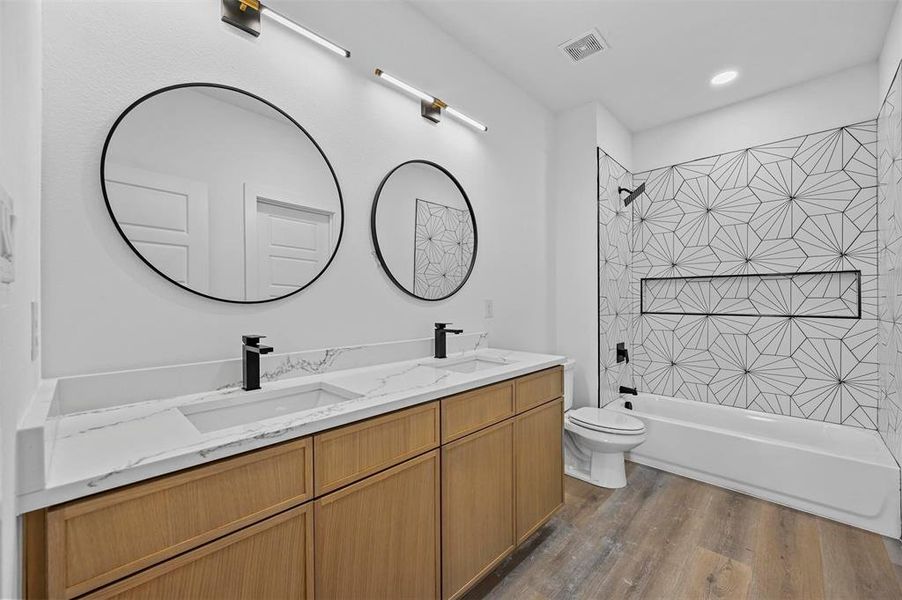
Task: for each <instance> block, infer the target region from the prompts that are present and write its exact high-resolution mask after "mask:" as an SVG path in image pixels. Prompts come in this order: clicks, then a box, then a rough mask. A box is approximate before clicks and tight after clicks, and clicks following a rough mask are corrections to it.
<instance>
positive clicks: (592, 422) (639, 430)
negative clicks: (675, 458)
mask: <svg viewBox="0 0 902 600" xmlns="http://www.w3.org/2000/svg"><path fill="white" fill-rule="evenodd" d="M567 417H568V418H569V419H570V422H571V423H573V424H574V425H577V426H579V427H585V428H586V429H591V430H592V431H600V432H602V433H610V434H616V435H640V434H643V433H645V423H643V422H642V421H641V420H640V419H637V418H636V417H631V416H629V415H625V414H623V413H621V412H618V411H614V410H608V409H606V408H593V407H591V406H584V407H582V408H577V409H575V410H571V411H568V412H567Z"/></svg>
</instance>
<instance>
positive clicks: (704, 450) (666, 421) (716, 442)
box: [608, 394, 902, 538]
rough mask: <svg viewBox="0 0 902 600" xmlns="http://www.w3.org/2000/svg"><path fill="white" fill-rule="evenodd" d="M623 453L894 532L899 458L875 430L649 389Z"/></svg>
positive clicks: (618, 406) (636, 401) (637, 403)
mask: <svg viewBox="0 0 902 600" xmlns="http://www.w3.org/2000/svg"><path fill="white" fill-rule="evenodd" d="M624 399H626V400H630V401H632V403H633V410H627V409H625V408H623V402H622V401H617V402H616V403H612V404H610V405H608V408H612V409H614V410H619V411H622V412H625V413H627V414H631V415H634V416H637V417H639V418H641V419H642V420H643V421H644V422H645V424H646V427H647V429H648V440H647V441H646V442H645V443H644V444H642V445H641V446H639V447H638V448H636V449H635V450H633V451H632V452H630V453H629V454H628V455H627V458H628V459H629V460H632V461H634V462H637V463H641V464H644V465H649V466H651V467H655V468H657V469H661V470H664V471H669V472H671V473H676V474H678V475H683V476H685V477H690V478H692V479H698V480H699V481H705V482H707V483H711V484H714V485H718V486H721V487H725V488H728V489H731V490H736V491H739V492H743V493H745V494H749V495H750V496H755V497H758V498H763V499H765V500H770V501H771V502H776V503H778V504H783V505H785V506H790V507H792V508H796V509H798V510H802V511H805V512H809V513H813V514H816V515H820V516H822V517H827V518H829V519H834V520H836V521H841V522H843V523H848V524H849V525H854V526H856V527H861V528H862V529H868V530H870V531H875V532H877V533H881V534H883V535H887V536H890V537H895V538H898V537H899V535H900V510H902V509H900V492H899V466H898V465H897V464H896V462H895V460H893V457H892V456H891V455H890V453H889V450H887V448H886V446H885V445H884V443H883V441H882V440H881V439H880V436H879V434H878V433H877V432H876V431H867V430H864V429H858V428H855V427H846V426H843V425H834V424H832V423H821V422H818V421H806V420H804V419H797V418H793V417H784V416H781V415H769V414H763V413H759V412H754V411H750V410H743V409H736V408H731V407H725V406H718V405H716V404H704V403H701V402H694V401H690V400H682V399H679V398H668V397H664V396H656V395H653V394H639V395H638V396H631V397H628V398H627V397H624Z"/></svg>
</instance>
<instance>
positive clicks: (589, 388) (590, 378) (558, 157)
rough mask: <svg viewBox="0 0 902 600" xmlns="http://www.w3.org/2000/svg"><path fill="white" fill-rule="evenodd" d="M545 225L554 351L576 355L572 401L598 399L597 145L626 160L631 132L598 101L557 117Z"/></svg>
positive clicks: (588, 402)
mask: <svg viewBox="0 0 902 600" xmlns="http://www.w3.org/2000/svg"><path fill="white" fill-rule="evenodd" d="M554 125H555V136H554V139H553V146H552V157H551V161H550V165H551V176H550V181H551V191H550V194H549V207H550V219H549V227H550V230H551V236H552V239H553V252H554V260H553V263H552V275H551V276H552V281H553V289H554V297H553V305H552V307H551V317H550V321H551V322H552V323H553V324H554V330H555V340H554V348H555V351H556V352H558V353H560V354H565V355H567V356H570V357H572V358H575V359H576V368H575V371H574V390H573V393H574V405H576V406H589V405H592V406H594V405H595V404H596V403H597V401H598V336H597V332H598V258H597V245H598V237H597V236H598V230H597V224H596V223H597V206H596V203H597V196H598V190H597V186H596V183H597V173H598V169H597V163H596V155H595V152H596V148H597V147H598V146H601V147H602V148H603V149H604V150H605V151H606V152H609V153H610V154H611V155H613V156H615V157H617V158H618V160H623V161H624V162H626V163H628V162H629V160H630V154H631V151H630V134H629V131H628V130H627V129H626V128H625V127H623V125H621V124H620V123H619V122H618V121H617V120H616V119H615V118H614V117H613V116H611V115H610V113H608V112H607V110H606V109H605V108H604V107H603V106H600V105H599V104H597V103H590V104H586V105H583V106H581V107H578V108H575V109H572V110H569V111H565V112H563V113H560V114H559V115H558V116H557V119H556V121H555V124H554Z"/></svg>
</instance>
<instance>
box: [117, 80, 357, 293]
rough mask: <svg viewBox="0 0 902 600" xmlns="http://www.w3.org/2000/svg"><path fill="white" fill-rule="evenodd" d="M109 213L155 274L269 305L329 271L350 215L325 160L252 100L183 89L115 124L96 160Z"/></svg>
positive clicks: (285, 119)
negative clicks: (346, 213)
mask: <svg viewBox="0 0 902 600" xmlns="http://www.w3.org/2000/svg"><path fill="white" fill-rule="evenodd" d="M101 183H102V186H103V194H104V197H105V199H106V203H107V208H108V209H109V211H110V216H111V217H112V218H113V221H114V222H115V224H116V227H117V228H118V229H119V232H120V233H121V234H122V237H123V238H125V241H126V242H127V243H128V245H129V246H130V247H131V248H132V250H134V251H135V252H136V253H137V254H138V256H140V257H141V258H142V259H143V260H144V262H145V263H147V264H148V265H149V266H150V267H151V268H152V269H153V270H155V271H156V272H157V273H159V274H160V275H162V276H163V277H165V278H167V279H169V280H170V281H172V282H173V283H175V284H177V285H179V286H181V287H183V288H185V289H187V290H189V291H192V292H194V293H196V294H200V295H202V296H206V297H208V298H213V299H216V300H223V301H226V302H268V301H270V300H275V299H278V298H284V297H285V296H289V295H291V294H294V293H296V292H298V291H300V290H302V289H304V288H305V287H306V286H308V285H310V284H311V283H312V282H313V281H315V280H316V279H317V278H318V277H319V276H320V275H321V274H322V273H323V272H324V271H325V270H326V268H327V267H328V266H329V263H330V262H331V261H332V258H333V257H334V256H335V251H336V249H337V248H338V244H339V242H340V241H341V234H342V229H343V225H344V208H343V204H342V199H341V190H340V189H339V187H338V179H337V178H336V177H335V172H334V171H333V170H332V166H331V165H330V164H329V161H328V160H327V159H326V155H325V154H323V151H322V150H321V149H320V147H319V145H317V143H316V142H315V141H314V140H313V138H311V137H310V135H309V134H308V133H307V132H306V131H305V130H304V128H303V127H301V126H300V125H299V124H298V123H297V122H296V121H295V120H294V119H292V118H291V117H290V116H288V114H286V113H285V112H284V111H282V110H281V109H279V108H278V107H276V106H274V105H273V104H271V103H269V102H267V101H266V100H263V99H262V98H258V97H257V96H254V95H253V94H250V93H248V92H245V91H242V90H239V89H236V88H231V87H228V86H223V85H216V84H185V85H176V86H172V87H168V88H164V89H161V90H157V91H155V92H153V93H150V94H148V95H147V96H144V97H143V98H141V99H140V100H138V101H137V102H135V103H134V104H132V105H131V106H130V107H129V108H128V109H126V111H125V112H124V113H122V115H121V116H120V117H119V119H118V120H117V121H116V123H115V124H114V125H113V128H112V129H111V130H110V133H109V136H107V140H106V144H105V145H104V148H103V157H102V160H101Z"/></svg>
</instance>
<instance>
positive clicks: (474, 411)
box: [442, 381, 514, 444]
mask: <svg viewBox="0 0 902 600" xmlns="http://www.w3.org/2000/svg"><path fill="white" fill-rule="evenodd" d="M513 415H514V382H513V381H505V382H503V383H499V384H496V385H490V386H487V387H484V388H480V389H478V390H473V391H470V392H464V393H463V394H458V395H456V396H450V397H448V398H443V399H442V443H443V444H444V443H447V442H450V441H452V440H456V439H457V438H459V437H463V436H465V435H467V434H468V433H472V432H474V431H477V430H479V429H482V428H483V427H487V426H489V425H492V424H493V423H497V422H498V421H503V420H504V419H507V418H508V417H512V416H513Z"/></svg>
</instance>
